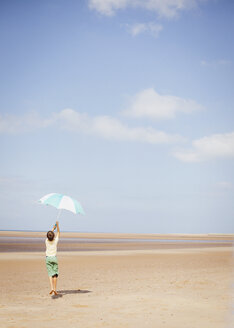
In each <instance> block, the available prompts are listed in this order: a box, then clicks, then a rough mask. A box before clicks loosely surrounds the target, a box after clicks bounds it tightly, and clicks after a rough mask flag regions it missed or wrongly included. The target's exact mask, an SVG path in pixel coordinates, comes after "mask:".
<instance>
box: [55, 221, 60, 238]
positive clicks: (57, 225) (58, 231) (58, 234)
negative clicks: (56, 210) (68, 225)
mask: <svg viewBox="0 0 234 328" xmlns="http://www.w3.org/2000/svg"><path fill="white" fill-rule="evenodd" d="M56 227H57V236H58V237H60V229H59V222H58V221H56Z"/></svg>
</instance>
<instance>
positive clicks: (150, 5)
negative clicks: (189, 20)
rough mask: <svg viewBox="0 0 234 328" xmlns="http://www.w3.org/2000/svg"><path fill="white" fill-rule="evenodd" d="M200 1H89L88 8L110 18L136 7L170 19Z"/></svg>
mask: <svg viewBox="0 0 234 328" xmlns="http://www.w3.org/2000/svg"><path fill="white" fill-rule="evenodd" d="M200 1H202V0H89V8H90V9H94V10H96V11H98V12H99V13H100V14H103V15H107V16H112V15H114V13H115V12H116V11H117V10H120V9H125V8H127V7H133V8H136V7H138V8H143V9H146V10H149V11H153V12H155V13H157V14H158V15H159V16H162V17H167V18H172V17H174V16H176V15H177V14H178V12H179V11H182V10H187V9H191V8H192V7H194V6H196V5H197V4H198V3H199V2H200ZM203 1H204V0H203Z"/></svg>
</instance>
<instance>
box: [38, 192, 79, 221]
mask: <svg viewBox="0 0 234 328" xmlns="http://www.w3.org/2000/svg"><path fill="white" fill-rule="evenodd" d="M39 203H41V204H45V205H51V206H54V207H56V208H58V209H59V210H60V211H59V213H58V217H59V215H60V213H61V210H62V209H64V210H68V211H71V212H73V213H74V214H83V215H84V214H85V212H84V210H83V208H82V206H81V204H80V203H79V202H78V201H77V200H75V199H73V198H71V197H69V196H66V195H62V194H56V193H51V194H48V195H45V196H43V197H42V198H41V199H40V200H39Z"/></svg>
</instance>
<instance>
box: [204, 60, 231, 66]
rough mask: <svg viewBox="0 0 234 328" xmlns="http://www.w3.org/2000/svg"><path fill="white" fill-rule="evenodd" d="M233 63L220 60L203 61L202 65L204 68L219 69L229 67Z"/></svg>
mask: <svg viewBox="0 0 234 328" xmlns="http://www.w3.org/2000/svg"><path fill="white" fill-rule="evenodd" d="M231 63H232V62H231V61H230V60H227V59H219V60H210V61H209V60H202V61H201V65H202V66H204V67H218V66H229V65H231Z"/></svg>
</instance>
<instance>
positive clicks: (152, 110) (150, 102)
mask: <svg viewBox="0 0 234 328" xmlns="http://www.w3.org/2000/svg"><path fill="white" fill-rule="evenodd" d="M201 109H203V107H202V106H201V105H199V104H197V103H196V102H195V101H194V100H191V99H183V98H179V97H175V96H171V95H160V94H159V93H157V92H156V91H155V90H154V89H153V88H149V89H145V90H143V91H141V92H139V93H137V94H136V95H135V96H134V97H133V98H132V99H131V101H130V105H129V108H128V109H126V110H124V111H123V114H124V115H126V116H130V117H136V118H142V117H146V118H151V119H158V120H159V119H172V118H174V117H175V115H176V114H177V113H179V112H182V113H191V112H193V111H195V110H201Z"/></svg>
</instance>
